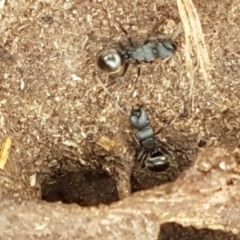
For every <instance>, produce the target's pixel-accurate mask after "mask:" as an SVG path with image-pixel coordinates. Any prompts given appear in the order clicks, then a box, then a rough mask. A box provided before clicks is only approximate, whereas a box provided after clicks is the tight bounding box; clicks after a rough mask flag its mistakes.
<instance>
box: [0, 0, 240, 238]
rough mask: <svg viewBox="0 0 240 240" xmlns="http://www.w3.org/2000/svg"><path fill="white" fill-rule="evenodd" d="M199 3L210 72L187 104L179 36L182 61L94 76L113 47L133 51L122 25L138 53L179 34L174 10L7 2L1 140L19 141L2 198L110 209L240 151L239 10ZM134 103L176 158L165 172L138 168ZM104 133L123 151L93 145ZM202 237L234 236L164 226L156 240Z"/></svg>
mask: <svg viewBox="0 0 240 240" xmlns="http://www.w3.org/2000/svg"><path fill="white" fill-rule="evenodd" d="M194 4H195V7H196V8H197V11H198V14H199V17H200V20H201V23H202V28H203V32H204V33H205V41H206V44H207V46H208V50H209V54H210V57H211V61H212V64H213V69H212V71H211V73H210V80H209V81H210V85H209V86H206V83H205V81H204V79H203V77H202V75H201V72H199V71H198V70H197V69H196V72H195V78H194V102H192V100H191V99H190V97H189V90H190V87H191V86H190V85H189V78H188V77H187V73H186V71H185V67H184V61H185V58H184V56H185V55H184V47H185V44H184V35H183V34H181V35H179V36H178V37H177V38H176V41H177V43H178V52H177V54H176V55H175V56H174V57H173V58H172V59H169V60H168V61H165V62H163V61H161V60H156V61H155V62H154V63H152V64H141V65H140V66H141V76H140V78H138V79H137V73H138V69H137V66H131V68H130V69H129V70H128V71H127V73H126V75H125V76H123V77H121V76H118V75H116V76H113V77H111V78H110V77H108V76H106V75H105V74H104V73H101V72H99V71H98V70H97V69H96V57H97V55H98V54H99V52H100V51H101V50H102V49H105V48H106V47H109V42H112V41H113V42H114V41H121V42H122V43H123V44H126V46H128V41H127V36H126V34H125V33H124V32H123V31H122V30H121V28H120V25H119V24H121V25H122V26H123V27H124V29H125V30H126V31H127V32H128V35H129V36H130V37H131V38H132V39H133V40H134V42H135V43H136V44H139V43H141V42H144V41H145V40H146V39H147V38H149V37H153V36H157V34H159V33H164V34H170V33H172V32H173V31H175V30H176V29H177V27H178V24H179V23H180V17H179V13H178V9H177V4H176V2H175V1H173V0H172V1H167V3H166V2H165V1H161V0H159V1H154V2H153V1H151V2H150V1H147V0H146V1H145V0H142V1H119V0H118V1H113V0H109V1H100V0H99V1H81V0H74V1H71V2H63V1H58V0H54V1H25V0H21V1H7V2H6V4H5V6H4V7H3V9H2V10H0V19H1V28H0V33H1V34H0V66H1V68H0V80H1V87H0V130H1V135H0V138H1V140H3V139H4V138H5V137H6V136H10V137H11V138H12V141H13V144H12V147H11V153H10V157H9V159H8V162H7V164H6V167H5V169H4V170H3V171H0V189H1V190H0V192H1V194H10V195H14V196H16V195H17V196H18V195H21V196H24V198H28V199H44V200H46V201H62V202H64V203H73V202H74V203H78V204H80V205H82V206H89V205H98V204H100V203H104V204H109V203H111V202H114V201H117V200H119V199H123V198H125V197H129V196H130V195H131V192H136V191H139V190H144V189H148V188H151V187H153V186H156V185H160V184H163V183H168V182H171V181H174V180H175V179H176V178H177V176H178V175H179V174H180V173H181V172H182V171H183V170H185V169H187V168H188V167H189V166H190V165H191V164H192V162H193V161H194V159H195V157H196V154H197V153H198V152H199V151H201V150H202V149H203V148H208V147H223V148H226V149H234V148H237V147H239V122H240V108H239V101H240V95H239V90H240V82H239V74H240V70H239V63H240V60H239V56H240V55H239V54H240V44H239V41H238V32H239V26H240V22H239V21H240V20H239V19H240V18H239V16H238V15H239V8H240V5H239V2H238V1H237V0H226V1H221V2H216V1H195V2H194ZM193 60H194V58H193ZM196 66H197V63H196ZM110 81H114V82H115V83H114V84H113V85H112V86H110V87H109V88H108V91H109V93H108V92H106V91H103V90H102V86H101V82H102V83H103V84H104V85H105V86H106V85H107V84H108V83H109V82H110ZM136 104H141V105H143V106H144V108H145V109H146V111H147V113H148V114H149V117H150V121H151V125H152V126H153V128H154V130H155V131H156V132H159V131H160V130H161V131H160V134H158V135H157V136H158V137H159V139H161V140H164V141H166V142H167V143H168V144H170V145H172V146H173V148H174V149H176V151H175V154H176V159H175V160H174V161H173V163H172V166H171V168H170V169H169V170H168V171H166V172H164V173H159V174H156V173H151V172H149V171H147V170H144V169H140V167H139V165H138V163H136V162H135V160H134V155H135V151H134V150H135V149H134V144H133V140H132V136H133V134H134V130H133V129H132V128H131V127H130V124H129V119H128V114H129V111H130V110H131V108H132V107H133V106H135V105H136ZM120 110H123V111H120ZM102 136H107V137H109V138H111V139H112V140H113V141H114V142H115V143H116V146H115V147H114V148H113V149H111V150H110V151H106V150H105V149H103V148H102V147H101V146H99V145H98V144H97V142H98V141H99V139H100V138H101V137H102ZM177 150H179V151H177ZM35 179H36V182H35ZM169 226H170V227H169ZM196 231H197V233H196ZM176 232H177V233H179V237H178V238H173V236H175V233H176ZM205 233H206V236H207V237H201V239H237V238H234V237H233V236H232V235H231V234H230V235H231V236H232V238H231V237H230V235H229V238H228V237H226V236H227V235H225V234H227V233H224V232H218V231H215V232H214V231H213V232H211V231H210V230H208V229H205V230H193V229H192V228H185V229H184V228H181V227H179V226H175V225H174V224H172V225H168V226H163V231H162V233H160V234H159V236H160V237H159V239H199V238H194V236H195V235H197V236H198V235H199V234H200V235H201V234H203V235H204V234H205ZM200 235H199V236H200ZM203 235H201V236H203Z"/></svg>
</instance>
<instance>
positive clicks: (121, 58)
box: [97, 24, 180, 75]
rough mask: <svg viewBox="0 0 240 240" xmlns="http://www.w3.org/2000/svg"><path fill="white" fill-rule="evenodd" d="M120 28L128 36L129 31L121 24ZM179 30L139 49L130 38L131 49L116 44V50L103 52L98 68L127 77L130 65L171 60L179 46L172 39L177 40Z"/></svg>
mask: <svg viewBox="0 0 240 240" xmlns="http://www.w3.org/2000/svg"><path fill="white" fill-rule="evenodd" d="M119 27H120V28H121V29H122V31H123V32H124V33H125V34H126V35H127V36H128V33H127V31H126V30H125V29H124V28H123V27H122V26H121V24H119ZM179 29H180V28H179ZM179 29H178V30H176V31H175V33H173V34H171V35H168V36H161V37H159V38H150V39H147V40H146V41H145V42H144V43H143V44H142V45H141V46H138V47H136V46H134V44H133V41H132V39H131V38H130V37H128V40H129V43H130V46H131V47H130V48H127V47H125V46H124V45H123V44H122V43H120V42H116V43H114V45H115V46H116V48H112V49H106V50H103V51H102V52H101V53H100V54H99V55H98V57H97V67H98V69H100V70H101V71H104V72H106V73H109V74H114V73H119V72H121V71H122V75H125V73H126V71H127V69H128V67H129V64H139V63H142V62H145V63H152V62H153V61H154V60H155V59H157V58H160V59H167V58H170V57H172V56H173V55H174V54H175V52H176V50H177V44H176V43H175V42H174V41H173V40H172V38H171V37H174V38H175V37H176V36H177V35H178V34H179Z"/></svg>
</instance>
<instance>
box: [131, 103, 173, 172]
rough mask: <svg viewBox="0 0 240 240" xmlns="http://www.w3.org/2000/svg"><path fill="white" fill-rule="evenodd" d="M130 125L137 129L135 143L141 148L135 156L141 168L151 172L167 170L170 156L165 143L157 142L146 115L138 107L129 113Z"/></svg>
mask: <svg viewBox="0 0 240 240" xmlns="http://www.w3.org/2000/svg"><path fill="white" fill-rule="evenodd" d="M130 123H131V125H132V127H134V128H136V129H138V132H137V133H136V135H135V138H136V141H137V143H138V144H139V145H140V146H141V147H142V149H141V151H140V153H139V154H138V156H137V159H138V161H140V164H141V167H142V168H144V167H146V168H148V169H149V170H150V171H153V172H162V171H165V170H167V169H168V168H169V167H170V165H171V161H170V159H171V158H172V155H171V154H170V152H169V151H168V149H167V146H166V144H165V143H163V142H161V141H158V140H157V139H156V137H155V136H154V132H153V129H152V127H151V126H149V119H148V116H147V113H146V112H145V111H144V110H143V109H142V108H141V107H139V106H137V107H135V108H133V109H132V111H131V113H130Z"/></svg>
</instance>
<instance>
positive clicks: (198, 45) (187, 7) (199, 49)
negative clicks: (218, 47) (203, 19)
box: [177, 0, 211, 109]
mask: <svg viewBox="0 0 240 240" xmlns="http://www.w3.org/2000/svg"><path fill="white" fill-rule="evenodd" d="M177 4H178V9H179V13H180V16H181V19H182V23H183V28H184V32H185V54H186V55H185V56H186V59H185V63H186V70H187V72H188V74H189V75H188V77H189V81H190V99H191V101H192V108H193V109H194V71H195V70H194V68H193V62H192V59H191V55H192V54H193V53H195V54H196V58H197V67H198V66H200V69H201V72H202V74H203V78H204V80H205V83H206V85H207V87H208V86H209V85H210V82H209V76H208V71H209V70H210V68H211V62H210V59H209V56H208V51H207V48H206V44H205V40H204V35H203V32H202V27H201V23H200V19H199V17H198V14H197V10H196V8H195V7H194V5H193V2H192V0H177Z"/></svg>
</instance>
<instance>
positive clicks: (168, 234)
mask: <svg viewBox="0 0 240 240" xmlns="http://www.w3.org/2000/svg"><path fill="white" fill-rule="evenodd" d="M200 239H201V240H240V236H238V235H235V234H233V233H231V232H224V231H222V230H211V229H208V228H203V229H196V228H194V227H183V226H181V225H180V224H176V223H165V224H163V225H162V226H161V227H160V231H159V235H158V240H200Z"/></svg>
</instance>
